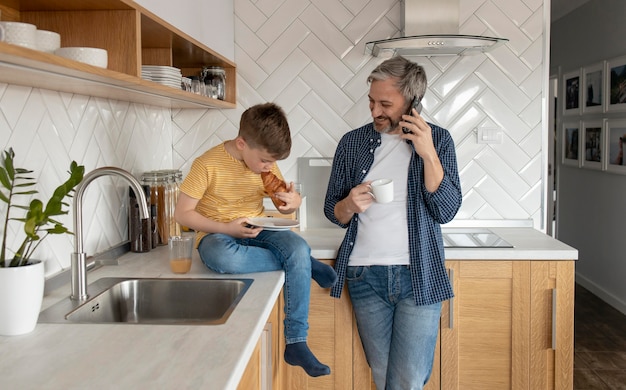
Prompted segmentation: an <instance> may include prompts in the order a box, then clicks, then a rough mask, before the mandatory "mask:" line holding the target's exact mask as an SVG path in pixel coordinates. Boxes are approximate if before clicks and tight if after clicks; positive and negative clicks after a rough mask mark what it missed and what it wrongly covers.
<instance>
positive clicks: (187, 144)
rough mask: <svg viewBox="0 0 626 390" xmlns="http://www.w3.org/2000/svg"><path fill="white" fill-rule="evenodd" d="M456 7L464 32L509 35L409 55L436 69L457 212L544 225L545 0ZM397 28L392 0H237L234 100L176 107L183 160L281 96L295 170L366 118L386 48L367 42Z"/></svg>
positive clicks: (292, 173) (427, 102)
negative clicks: (493, 132) (476, 48)
mask: <svg viewBox="0 0 626 390" xmlns="http://www.w3.org/2000/svg"><path fill="white" fill-rule="evenodd" d="M548 6H549V3H548ZM460 14H461V16H460V23H461V26H460V32H461V33H462V34H472V35H489V36H500V37H506V38H508V39H509V40H510V41H509V42H508V43H507V44H506V45H505V46H502V47H500V48H497V49H496V50H495V51H493V52H491V53H489V54H486V55H478V56H468V57H432V58H425V57H415V58H413V59H414V60H416V61H417V62H419V63H420V64H422V65H423V66H424V67H425V68H426V71H427V74H428V77H429V83H430V86H429V89H428V93H427V94H426V97H425V98H424V102H423V104H424V112H423V115H424V116H425V117H426V118H427V119H428V120H430V121H432V122H434V123H437V124H439V125H441V126H443V127H445V128H447V129H449V130H450V131H451V133H452V135H453V137H454V140H455V142H456V146H457V151H458V159H459V167H460V169H461V180H462V186H463V193H464V202H463V206H462V207H461V210H460V212H459V214H458V215H457V219H462V220H465V219H488V220H498V219H533V220H534V223H535V226H536V227H538V228H541V227H542V225H541V218H542V190H543V189H542V142H543V139H544V136H545V135H544V134H543V132H542V128H544V127H545V126H544V123H543V122H542V102H543V98H544V96H543V95H542V92H543V86H544V79H546V77H547V76H545V74H546V72H545V70H544V68H545V66H546V64H545V61H544V58H543V54H544V45H546V44H547V43H546V42H547V38H546V37H545V36H544V34H543V27H544V25H545V21H544V19H545V16H544V3H543V1H542V0H507V1H495V0H461V9H460ZM399 28H400V2H399V1H396V0H370V1H363V0H332V1H323V0H284V1H279V0H235V45H236V46H235V61H236V63H237V74H238V77H237V86H238V108H237V109H236V110H228V111H203V112H193V111H192V110H184V111H180V112H177V113H174V115H173V128H174V157H173V159H174V165H175V166H180V167H182V168H183V170H184V171H186V169H187V167H188V166H189V164H190V163H191V161H192V160H193V158H194V157H195V156H197V155H199V154H200V153H201V152H202V151H204V150H206V149H207V148H209V147H211V146H213V145H215V144H217V143H219V142H221V141H223V140H225V139H229V138H232V137H234V136H235V135H236V131H237V127H238V123H239V116H240V114H241V112H242V111H243V110H244V109H246V108H247V107H249V106H251V105H253V104H256V103H260V102H265V101H275V102H277V103H278V104H280V105H281V106H283V108H284V109H285V110H286V111H287V112H288V116H289V121H290V125H291V128H292V134H293V141H294V147H293V152H292V154H291V156H290V157H289V158H288V159H287V160H285V161H281V162H280V163H279V166H280V167H281V170H282V171H283V173H284V174H285V176H286V177H287V178H288V179H290V180H297V169H296V158H297V157H314V156H326V157H330V156H332V155H333V153H334V151H335V147H336V144H337V142H338V140H339V138H340V137H341V136H342V135H343V134H344V133H345V132H346V131H348V130H350V129H353V128H356V127H358V126H360V125H362V124H364V123H366V122H367V121H369V120H370V119H371V117H370V113H369V109H368V99H367V92H368V86H367V84H366V81H365V80H366V78H367V75H368V74H369V72H370V71H371V70H372V69H373V68H374V67H375V66H376V65H377V64H378V63H379V62H380V61H382V59H380V58H373V57H371V56H369V55H366V54H364V46H365V43H366V42H367V41H371V40H377V39H384V38H387V37H395V36H399ZM546 80H547V79H546ZM479 128H497V129H501V130H502V133H503V142H502V143H501V144H489V145H487V144H478V143H477V129H479ZM191 145H193V146H191Z"/></svg>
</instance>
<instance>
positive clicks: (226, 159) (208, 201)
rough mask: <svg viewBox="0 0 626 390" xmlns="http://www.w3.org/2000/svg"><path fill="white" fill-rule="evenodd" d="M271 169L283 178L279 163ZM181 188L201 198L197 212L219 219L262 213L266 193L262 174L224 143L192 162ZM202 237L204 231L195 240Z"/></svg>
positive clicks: (259, 214) (254, 215)
mask: <svg viewBox="0 0 626 390" xmlns="http://www.w3.org/2000/svg"><path fill="white" fill-rule="evenodd" d="M272 172H273V173H274V174H275V175H276V176H278V177H280V178H281V179H283V177H282V174H281V173H280V170H279V169H278V165H276V164H274V166H273V167H272ZM180 190H181V191H182V192H183V193H185V194H186V195H188V196H190V197H192V198H194V199H199V201H198V205H197V206H196V211H197V212H198V213H200V214H201V215H203V216H205V217H207V218H210V219H212V220H214V221H218V222H230V221H232V220H234V219H237V218H241V217H251V218H253V217H258V216H261V215H263V212H264V209H263V197H265V196H267V193H266V192H265V189H264V188H263V180H262V179H261V175H260V174H258V173H254V172H252V171H251V170H250V169H249V168H248V167H247V166H246V164H245V163H244V162H243V161H239V160H237V159H235V158H234V157H233V156H231V155H230V154H229V153H228V152H227V151H226V148H225V147H224V143H222V144H220V145H217V146H215V147H213V148H211V149H209V150H208V151H206V152H205V153H204V154H202V155H201V156H199V157H197V158H196V159H195V160H194V161H193V163H192V165H191V170H190V171H189V173H188V174H187V176H186V177H185V180H183V182H182V184H181V186H180ZM202 236H204V234H203V233H200V234H199V235H198V236H197V237H196V239H197V241H196V242H199V240H200V238H202Z"/></svg>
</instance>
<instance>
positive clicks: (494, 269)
mask: <svg viewBox="0 0 626 390" xmlns="http://www.w3.org/2000/svg"><path fill="white" fill-rule="evenodd" d="M446 267H447V268H448V269H449V272H450V277H451V280H452V283H453V286H454V291H455V297H454V299H452V300H450V301H448V302H445V303H444V305H443V307H442V317H441V331H440V351H439V353H440V367H439V370H438V371H439V374H438V377H436V378H434V381H435V382H439V383H440V388H441V389H463V390H466V389H467V390H471V389H480V390H488V389H497V390H501V389H529V390H537V389H571V388H572V385H573V381H572V378H573V351H574V339H573V326H574V325H573V313H574V306H573V305H574V295H573V293H574V262H573V261H537V260H535V261H447V262H446ZM553 296H554V297H555V300H554V301H553V299H552V297H553ZM553 319H555V321H556V322H554V321H553ZM553 343H554V347H555V348H556V349H553ZM432 388H438V387H432Z"/></svg>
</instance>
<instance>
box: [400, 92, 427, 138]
mask: <svg viewBox="0 0 626 390" xmlns="http://www.w3.org/2000/svg"><path fill="white" fill-rule="evenodd" d="M421 101H422V98H418V97H417V96H415V97H414V98H413V100H411V104H410V105H409V109H408V111H407V113H406V115H413V109H414V108H415V110H417V111H418V112H419V110H418V107H419V105H420V103H421ZM402 132H403V133H404V134H411V133H412V131H411V130H409V129H407V128H406V127H403V128H402Z"/></svg>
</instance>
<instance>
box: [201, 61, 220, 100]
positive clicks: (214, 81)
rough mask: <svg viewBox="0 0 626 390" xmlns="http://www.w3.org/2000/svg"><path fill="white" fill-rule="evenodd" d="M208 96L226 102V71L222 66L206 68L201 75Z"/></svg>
mask: <svg viewBox="0 0 626 390" xmlns="http://www.w3.org/2000/svg"><path fill="white" fill-rule="evenodd" d="M200 75H201V77H200V79H201V80H202V81H203V82H204V89H205V93H206V96H208V97H210V98H213V99H219V100H224V99H225V98H226V71H224V68H222V67H220V66H205V67H204V68H202V72H201V73H200Z"/></svg>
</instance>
